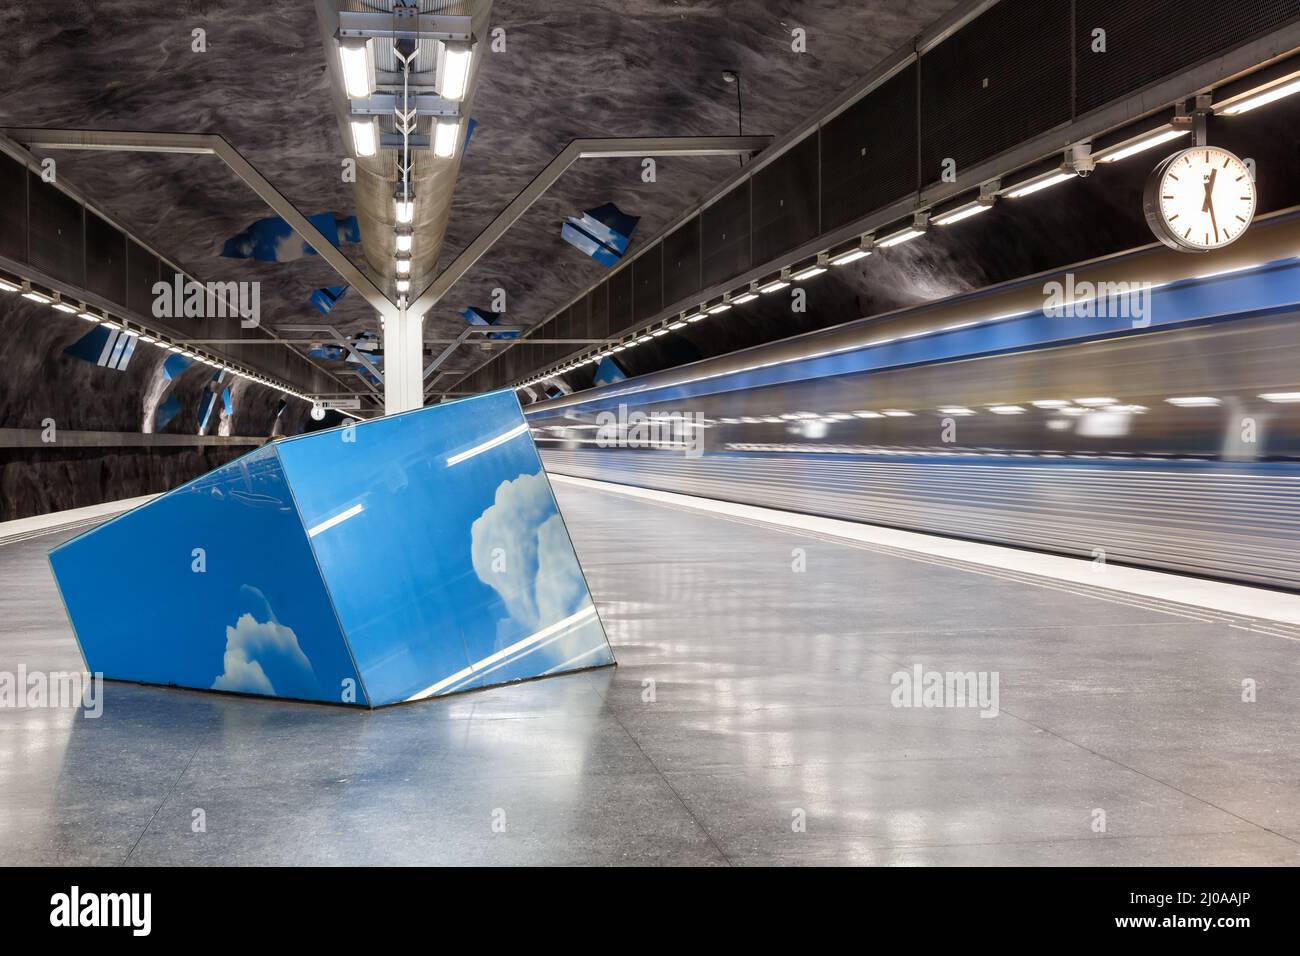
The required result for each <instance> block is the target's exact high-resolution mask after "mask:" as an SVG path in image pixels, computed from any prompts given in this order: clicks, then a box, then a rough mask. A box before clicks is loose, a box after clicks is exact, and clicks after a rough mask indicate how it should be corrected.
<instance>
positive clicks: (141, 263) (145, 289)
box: [126, 242, 238, 327]
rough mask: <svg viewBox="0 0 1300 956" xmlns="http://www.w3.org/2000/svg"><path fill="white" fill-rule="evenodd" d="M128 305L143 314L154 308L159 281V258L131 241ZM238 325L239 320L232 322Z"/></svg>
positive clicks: (147, 313)
mask: <svg viewBox="0 0 1300 956" xmlns="http://www.w3.org/2000/svg"><path fill="white" fill-rule="evenodd" d="M126 260H127V266H126V282H127V286H126V306H127V308H128V309H133V310H134V311H136V312H139V313H140V314H141V315H149V314H150V313H151V312H152V310H153V298H154V296H153V286H154V283H155V282H157V281H158V258H157V257H156V256H154V255H153V254H152V253H151V252H149V250H148V249H145V248H144V247H143V246H141V245H140V244H139V243H136V242H131V243H129V244H128V245H127V250H126ZM230 324H231V325H235V326H236V327H237V326H238V323H237V322H232V323H230Z"/></svg>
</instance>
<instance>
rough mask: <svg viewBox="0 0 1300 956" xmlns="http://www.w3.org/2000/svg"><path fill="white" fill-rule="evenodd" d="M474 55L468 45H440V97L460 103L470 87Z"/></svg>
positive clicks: (450, 42) (453, 43) (454, 43)
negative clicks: (471, 62) (471, 65)
mask: <svg viewBox="0 0 1300 956" xmlns="http://www.w3.org/2000/svg"><path fill="white" fill-rule="evenodd" d="M472 57H473V53H472V52H471V50H470V47H469V44H468V43H458V42H453V41H444V42H442V43H440V44H439V45H438V74H437V79H438V95H439V96H441V97H442V98H443V99H444V100H450V101H451V102H453V103H458V102H460V101H461V100H463V99H464V98H465V90H466V88H467V87H468V86H469V66H470V60H471V59H472Z"/></svg>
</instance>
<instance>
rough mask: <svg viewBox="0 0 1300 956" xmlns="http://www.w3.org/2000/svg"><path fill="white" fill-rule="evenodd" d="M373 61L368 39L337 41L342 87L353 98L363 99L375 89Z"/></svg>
mask: <svg viewBox="0 0 1300 956" xmlns="http://www.w3.org/2000/svg"><path fill="white" fill-rule="evenodd" d="M374 65H375V61H374V58H373V57H372V56H371V53H370V42H369V41H368V40H347V41H340V42H339V66H340V68H341V69H342V70H343V89H344V90H345V91H346V92H347V94H348V96H349V97H350V98H351V99H354V100H363V99H365V98H366V97H368V96H369V95H370V94H371V93H373V92H374V90H375V69H374Z"/></svg>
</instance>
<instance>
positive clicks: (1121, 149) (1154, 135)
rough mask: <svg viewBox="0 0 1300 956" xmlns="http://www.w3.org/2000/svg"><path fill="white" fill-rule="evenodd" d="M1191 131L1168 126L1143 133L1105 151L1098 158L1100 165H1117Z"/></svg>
mask: <svg viewBox="0 0 1300 956" xmlns="http://www.w3.org/2000/svg"><path fill="white" fill-rule="evenodd" d="M1189 132H1190V130H1185V129H1172V128H1171V127H1168V126H1162V127H1160V128H1159V129H1157V130H1153V131H1151V132H1147V133H1143V134H1142V135H1141V136H1138V137H1136V138H1135V139H1131V140H1128V141H1127V142H1124V143H1119V144H1117V145H1115V146H1112V147H1110V148H1109V149H1106V150H1103V151H1102V152H1101V153H1100V154H1098V156H1097V162H1099V163H1117V162H1119V161H1120V160H1121V159H1128V158H1129V157H1130V156H1136V155H1137V154H1138V153H1143V152H1146V151H1147V150H1148V149H1154V148H1155V147H1157V146H1159V145H1160V144H1161V143H1167V142H1169V141H1170V140H1171V139H1178V137H1180V136H1186V135H1187V134H1188V133H1189Z"/></svg>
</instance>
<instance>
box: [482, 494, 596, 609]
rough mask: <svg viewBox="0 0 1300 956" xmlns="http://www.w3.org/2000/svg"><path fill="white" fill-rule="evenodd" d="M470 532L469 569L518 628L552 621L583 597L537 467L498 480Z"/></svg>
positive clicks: (566, 538)
mask: <svg viewBox="0 0 1300 956" xmlns="http://www.w3.org/2000/svg"><path fill="white" fill-rule="evenodd" d="M470 536H471V542H472V543H471V551H470V553H471V557H472V559H473V562H474V573H475V574H477V575H478V578H479V580H480V581H482V582H483V583H484V584H486V585H488V586H489V587H491V588H492V589H493V590H495V591H496V592H497V594H499V595H500V596H501V599H502V601H504V602H505V605H506V609H507V610H508V611H509V612H510V616H511V618H512V619H513V620H514V621H516V622H517V623H518V624H519V626H520V629H521V630H522V631H523V632H525V633H527V632H533V631H538V630H540V629H542V628H543V627H546V626H547V625H550V624H554V623H555V622H556V621H558V620H560V619H561V618H564V617H567V616H568V615H569V614H572V613H573V612H574V611H575V610H576V609H577V608H578V606H579V605H580V604H581V603H582V601H583V600H584V599H585V597H586V594H587V589H586V585H585V583H584V582H583V579H582V570H581V569H580V568H579V567H578V561H577V558H576V557H575V556H574V553H573V547H572V546H571V545H570V543H569V536H568V534H566V533H565V530H564V524H563V522H562V521H561V519H560V515H559V513H558V512H557V511H556V510H555V504H554V501H553V500H552V498H551V489H550V486H549V485H548V484H547V482H546V476H545V475H544V474H543V473H542V472H541V471H538V472H537V473H536V474H534V475H520V476H519V477H518V478H516V479H514V480H513V481H503V482H501V484H500V485H498V486H497V490H496V498H495V500H494V502H493V504H492V505H490V506H489V507H488V508H487V510H486V511H484V512H483V514H482V515H480V516H479V518H478V519H477V520H475V522H474V524H473V526H472V527H471V529H470ZM497 549H500V552H498V551H497ZM502 563H504V567H503V568H502Z"/></svg>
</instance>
